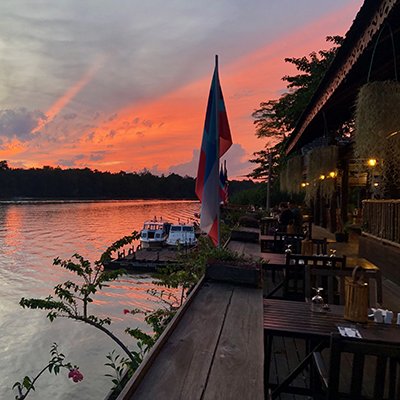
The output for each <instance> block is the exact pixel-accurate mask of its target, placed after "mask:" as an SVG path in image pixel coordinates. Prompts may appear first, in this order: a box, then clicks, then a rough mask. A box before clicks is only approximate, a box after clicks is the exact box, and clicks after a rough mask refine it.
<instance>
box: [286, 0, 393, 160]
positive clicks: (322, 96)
mask: <svg viewBox="0 0 400 400" xmlns="http://www.w3.org/2000/svg"><path fill="white" fill-rule="evenodd" d="M377 38H379V42H377V40H376V39H377ZM399 40H400V0H382V1H376V0H365V2H364V4H363V6H362V7H361V9H360V10H359V12H358V14H357V15H356V17H355V19H354V21H353V24H352V26H351V27H350V29H349V31H348V32H347V33H346V36H345V39H344V42H343V44H342V46H340V48H339V49H338V51H337V54H336V56H335V58H334V60H333V62H332V64H331V66H330V67H329V69H328V70H327V72H326V74H325V76H324V78H323V79H322V80H321V83H320V85H319V86H318V88H317V90H316V92H315V94H314V96H313V97H312V99H311V101H310V103H309V104H308V106H307V108H306V109H305V111H304V112H303V114H302V115H301V117H300V119H299V121H298V123H297V125H296V127H295V129H294V131H293V133H292V135H291V136H290V138H289V140H288V143H287V145H286V153H287V154H290V153H292V152H295V151H296V150H298V149H300V148H301V147H302V146H304V145H305V144H307V143H309V142H311V141H313V140H315V139H316V138H318V137H320V136H322V135H323V134H324V131H326V130H328V131H333V130H336V129H338V128H339V127H340V126H341V125H342V124H343V123H344V122H346V121H349V120H351V119H352V117H353V114H354V107H355V101H356V97H357V94H358V90H359V88H360V87H361V86H362V85H363V84H365V83H367V82H368V75H369V70H371V73H370V77H369V80H370V81H375V80H395V77H396V73H397V72H396V73H395V69H396V65H397V63H399V61H400V51H397V50H396V42H399ZM392 43H393V45H392ZM375 44H377V45H376V46H375ZM374 47H376V49H375V54H374V56H373V53H374Z"/></svg>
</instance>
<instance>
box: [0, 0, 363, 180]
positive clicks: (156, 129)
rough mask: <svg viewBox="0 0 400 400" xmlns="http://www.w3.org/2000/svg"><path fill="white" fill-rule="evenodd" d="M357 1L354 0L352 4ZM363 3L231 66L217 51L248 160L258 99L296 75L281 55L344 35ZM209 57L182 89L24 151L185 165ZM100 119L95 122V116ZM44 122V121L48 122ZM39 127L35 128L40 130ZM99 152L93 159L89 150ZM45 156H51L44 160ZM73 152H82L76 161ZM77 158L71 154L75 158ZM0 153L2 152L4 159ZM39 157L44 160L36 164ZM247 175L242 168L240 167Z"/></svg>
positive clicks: (122, 163)
mask: <svg viewBox="0 0 400 400" xmlns="http://www.w3.org/2000/svg"><path fill="white" fill-rule="evenodd" d="M357 3H358V4H357ZM360 4H361V1H359V2H358V1H357V2H352V3H351V4H350V5H348V6H346V7H344V8H342V9H341V10H339V11H338V12H336V13H334V14H329V15H326V16H325V17H324V18H321V19H319V20H317V21H315V22H314V23H312V24H309V25H307V26H305V27H303V28H302V29H299V30H297V31H296V32H288V34H287V35H285V36H282V37H280V38H279V40H276V41H275V42H273V43H270V44H268V45H266V46H264V47H262V48H260V49H258V50H257V51H254V52H252V53H248V54H244V55H243V56H242V57H241V58H240V59H237V60H235V61H234V62H232V63H230V64H225V63H224V54H223V52H221V54H220V77H221V85H222V90H223V93H224V97H225V103H226V108H227V112H228V117H229V122H230V126H231V131H232V137H233V141H234V143H238V144H240V145H241V146H242V147H243V148H244V149H245V152H246V155H245V158H246V159H249V158H251V156H252V153H253V152H254V151H257V150H260V149H261V148H263V146H264V144H265V142H266V141H265V140H260V139H257V138H256V136H255V129H254V125H253V120H252V118H251V114H252V112H253V111H254V110H255V109H256V108H257V107H258V106H259V103H260V102H262V101H267V100H270V99H274V98H278V97H279V96H280V95H281V93H282V90H284V89H285V83H284V82H282V80H281V78H282V76H284V75H287V74H289V75H290V74H294V73H296V69H295V68H294V66H293V65H291V64H288V63H285V62H284V58H285V57H301V56H303V55H306V54H308V53H310V52H312V51H314V50H319V49H323V48H327V47H329V46H330V44H329V43H326V41H325V36H327V35H337V34H339V35H340V34H344V33H345V32H346V30H347V29H348V28H349V26H350V24H351V20H350V19H351V18H352V17H354V16H355V15H356V12H357V11H358V8H359V6H360ZM212 63H213V54H210V68H209V71H208V72H207V75H206V76H204V77H203V78H201V79H198V80H196V81H193V82H191V83H189V84H187V85H185V86H182V87H179V88H176V89H175V90H173V91H171V92H169V93H167V94H165V95H164V96H160V97H158V98H152V99H151V100H147V101H143V102H141V103H135V104H130V105H127V106H126V107H125V108H123V109H121V110H115V114H116V115H113V118H109V117H108V116H105V115H102V116H101V118H98V119H96V121H94V120H93V122H92V123H93V124H94V123H97V126H95V127H93V126H90V127H87V128H83V127H79V132H80V133H81V139H80V141H79V142H76V143H72V144H71V143H70V144H69V145H68V146H63V147H61V146H60V145H59V143H58V144H57V145H54V146H53V148H52V149H51V150H50V151H48V150H47V151H43V152H39V151H37V152H36V151H32V149H30V152H29V153H28V152H26V153H25V154H24V155H25V156H26V158H27V159H33V157H34V158H35V163H40V162H42V164H41V165H43V164H51V165H57V162H58V160H61V159H63V160H66V159H75V160H76V163H75V164H74V165H76V166H82V167H83V166H88V167H90V168H97V169H100V170H110V171H119V170H126V171H131V170H136V171H138V170H141V169H143V168H145V167H147V168H151V167H153V166H157V168H158V169H159V170H161V171H167V170H168V168H169V167H170V166H171V165H177V164H180V163H186V162H188V161H190V160H191V158H192V156H193V149H198V148H199V147H200V142H201V136H202V131H203V125H204V116H205V110H206V103H207V98H208V93H209V88H210V83H211V76H212V72H213V64H212ZM99 65H100V63H96V65H94V66H92V67H91V68H90V69H89V71H88V72H87V73H86V74H85V75H84V76H83V77H82V78H81V79H80V80H79V81H78V82H77V83H76V84H75V85H73V86H72V87H71V88H69V89H68V90H67V91H66V92H65V94H64V95H63V96H61V97H60V99H58V100H57V101H56V102H55V103H54V104H53V105H52V106H51V107H50V108H49V110H48V111H47V113H46V114H47V116H48V121H49V120H51V119H52V118H54V116H55V115H57V114H58V113H59V112H60V111H61V110H62V109H63V108H64V107H65V106H66V105H67V104H68V102H70V101H71V100H72V99H73V98H74V97H75V96H76V95H77V94H78V93H79V92H80V91H81V90H82V89H83V88H84V87H85V86H86V85H87V84H88V83H89V82H90V81H91V79H93V76H94V75H95V73H96V71H97V69H98V67H99ZM100 120H102V121H103V122H101V123H98V122H97V121H100ZM48 121H47V123H48ZM38 129H40V128H38ZM96 152H97V153H98V154H100V153H101V157H100V156H99V157H91V156H90V155H91V154H93V153H96ZM49 154H51V158H52V160H49ZM77 154H79V155H83V156H84V157H81V158H76V156H77ZM74 157H75V158H74ZM3 158H4V156H3ZM42 160H43V161H42ZM246 172H248V171H246Z"/></svg>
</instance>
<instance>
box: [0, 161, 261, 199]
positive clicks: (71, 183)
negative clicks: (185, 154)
mask: <svg viewBox="0 0 400 400" xmlns="http://www.w3.org/2000/svg"><path fill="white" fill-rule="evenodd" d="M230 185H231V186H230V195H233V194H234V193H237V192H240V191H241V190H245V189H250V188H253V187H255V186H256V184H255V183H253V182H252V181H250V180H247V181H232V182H231V183H230ZM194 188H195V179H194V178H192V177H188V176H185V177H182V176H180V175H177V174H174V173H172V174H169V175H167V176H165V175H161V176H156V175H153V174H152V173H150V172H149V171H147V170H145V171H142V172H132V173H128V172H124V171H120V172H118V173H111V172H102V171H98V170H91V169H89V168H83V169H80V168H69V169H61V168H59V167H56V168H53V167H50V166H44V167H43V168H30V169H22V168H10V167H9V166H8V164H7V161H0V198H1V199H3V200H4V199H16V198H35V199H151V198H152V199H155V198H157V199H196V195H195V192H194Z"/></svg>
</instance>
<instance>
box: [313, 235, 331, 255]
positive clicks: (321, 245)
mask: <svg viewBox="0 0 400 400" xmlns="http://www.w3.org/2000/svg"><path fill="white" fill-rule="evenodd" d="M311 241H312V244H313V250H314V249H315V253H314V254H317V255H318V254H323V255H326V254H328V242H327V239H326V238H323V239H311Z"/></svg>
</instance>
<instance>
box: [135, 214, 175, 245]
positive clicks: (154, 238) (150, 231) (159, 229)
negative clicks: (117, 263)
mask: <svg viewBox="0 0 400 400" xmlns="http://www.w3.org/2000/svg"><path fill="white" fill-rule="evenodd" d="M170 227H171V224H170V223H169V222H165V221H162V220H159V221H157V219H154V220H151V221H146V222H145V223H144V224H143V229H142V230H141V231H140V243H141V245H142V247H143V248H149V247H162V246H163V245H164V244H165V241H166V240H167V237H168V233H169V230H170Z"/></svg>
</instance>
